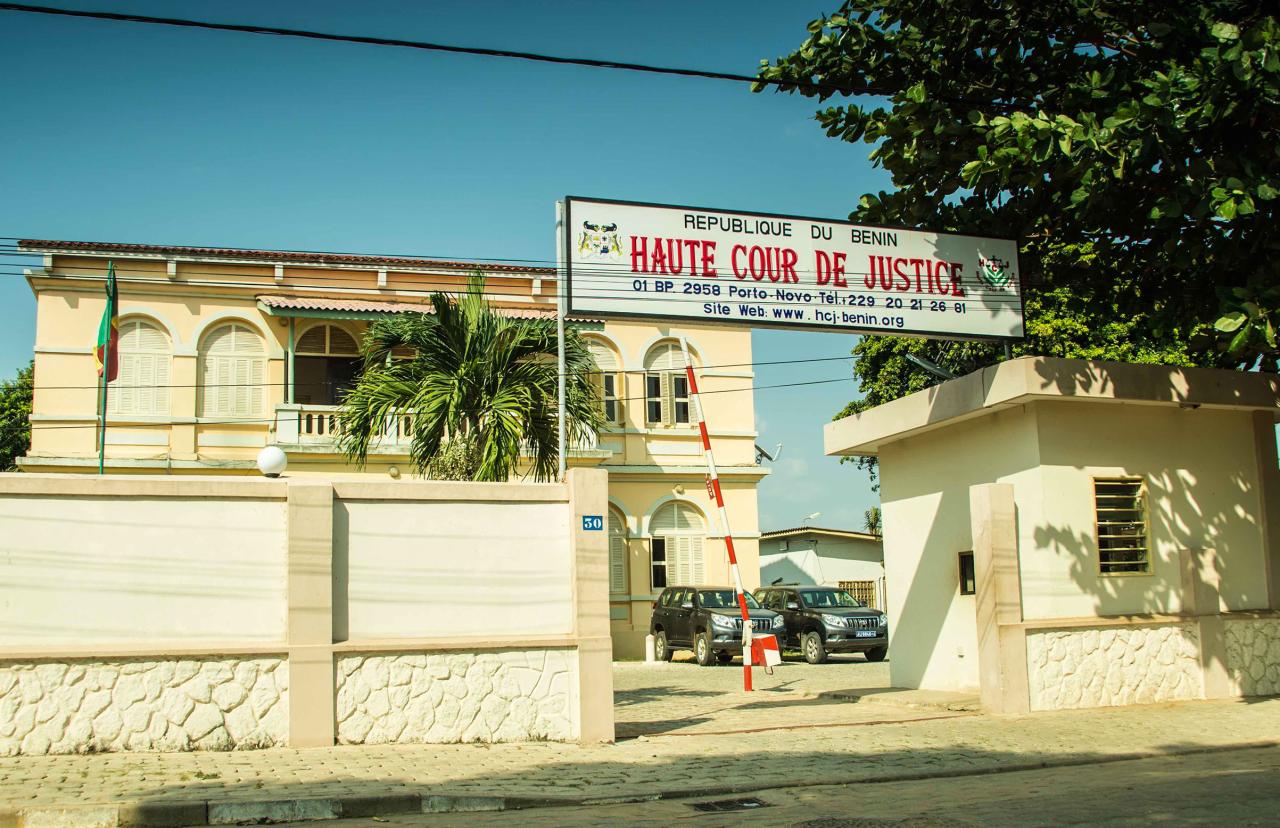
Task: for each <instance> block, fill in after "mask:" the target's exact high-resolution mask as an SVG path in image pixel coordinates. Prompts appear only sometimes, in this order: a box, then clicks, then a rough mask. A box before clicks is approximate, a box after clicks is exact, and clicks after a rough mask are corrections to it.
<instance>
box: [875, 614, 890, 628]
mask: <svg viewBox="0 0 1280 828" xmlns="http://www.w3.org/2000/svg"><path fill="white" fill-rule="evenodd" d="M876 624H877V626H880V627H887V626H889V616H887V615H885V614H884V613H880V617H879V618H877V619H876Z"/></svg>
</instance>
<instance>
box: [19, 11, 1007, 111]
mask: <svg viewBox="0 0 1280 828" xmlns="http://www.w3.org/2000/svg"><path fill="white" fill-rule="evenodd" d="M0 11H11V12H22V13H27V14H44V15H54V16H60V17H74V18H82V19H91V20H106V21H112V22H117V23H139V24H148V25H156V26H174V27H180V28H186V29H207V30H212V31H223V32H237V33H241V34H257V35H273V36H277V37H291V38H303V39H307V40H322V41H329V42H338V43H357V44H362V45H367V46H390V47H395V48H402V49H417V50H422V51H430V52H448V53H453V54H465V55H476V56H481V57H497V58H509V59H516V60H526V61H534V62H538V63H554V64H561V65H570V66H584V67H588V68H592V69H614V70H623V71H629V72H644V73H651V74H659V75H676V76H681V77H690V78H701V79H706V80H721V81H731V82H734V83H750V84H753V85H760V86H779V87H781V86H795V87H797V88H803V89H810V90H813V91H815V92H824V93H829V94H839V95H877V96H882V97H892V96H893V95H895V94H897V93H898V92H900V91H901V90H898V89H896V88H889V87H885V88H882V89H876V88H873V87H870V86H868V87H864V88H861V89H851V88H849V87H848V86H847V85H843V84H834V83H824V82H822V81H814V80H781V79H769V78H762V77H759V76H757V75H742V74H738V73H735V72H719V71H713V70H707V69H687V68H680V67H672V66H656V65H653V64H647V63H632V62H628V61H619V60H601V59H596V58H581V57H567V56H562V55H549V54H542V53H538V52H523V51H516V50H511V49H491V48H486V47H478V46H456V45H450V44H445V43H431V42H427V41H421V40H404V39H400V38H389V37H374V36H369V35H344V34H333V33H330V32H318V31H312V30H307V29H291V28H284V27H280V26H263V25H258V24H249V23H215V22H213V21H207V20H193V19H189V18H179V17H155V16H151V15H142V14H126V13H123V12H110V11H94V10H88V9H67V8H57V7H53V6H34V5H29V4H26V3H0ZM938 99H939V100H949V101H951V102H954V103H964V104H966V105H970V106H972V105H987V106H1002V105H1001V104H998V103H996V102H993V101H976V100H973V99H966V98H946V97H939V98H938Z"/></svg>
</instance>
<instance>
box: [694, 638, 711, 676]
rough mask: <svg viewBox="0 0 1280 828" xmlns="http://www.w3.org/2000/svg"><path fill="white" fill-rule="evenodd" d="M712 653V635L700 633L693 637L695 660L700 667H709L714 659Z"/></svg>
mask: <svg viewBox="0 0 1280 828" xmlns="http://www.w3.org/2000/svg"><path fill="white" fill-rule="evenodd" d="M713 657H714V656H713V654H712V652H711V633H709V632H700V633H698V634H697V635H695V636H694V637H693V658H694V660H695V661H697V662H698V666H699V667H707V666H709V665H710V664H711V659H712V658H713Z"/></svg>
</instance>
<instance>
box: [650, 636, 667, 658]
mask: <svg viewBox="0 0 1280 828" xmlns="http://www.w3.org/2000/svg"><path fill="white" fill-rule="evenodd" d="M653 657H654V659H656V660H657V661H670V660H671V645H670V644H668V643H667V634H666V633H664V632H659V633H658V634H657V635H655V636H654V637H653Z"/></svg>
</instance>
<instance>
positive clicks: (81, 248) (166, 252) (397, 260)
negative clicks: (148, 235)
mask: <svg viewBox="0 0 1280 828" xmlns="http://www.w3.org/2000/svg"><path fill="white" fill-rule="evenodd" d="M18 249H20V250H29V251H31V252H33V253H71V254H82V255H94V254H110V253H118V254H121V255H127V254H129V253H136V254H140V255H145V256H166V257H171V258H186V257H192V258H201V259H253V260H260V261H263V262H267V263H288V262H295V263H299V264H340V265H356V266H362V267H377V268H390V269H394V268H397V267H409V268H427V269H430V268H437V269H446V270H483V271H485V272H487V273H519V274H530V275H535V276H554V275H555V273H556V270H555V268H553V267H529V266H527V265H514V264H494V263H488V262H458V261H449V260H444V259H418V258H410V257H404V256H362V255H357V254H354V253H322V252H308V251H302V250H246V249H240V248H232V247H176V246H171V245H160V244H121V243H119V242H84V241H53V240H49V239H22V240H20V241H19V242H18Z"/></svg>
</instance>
